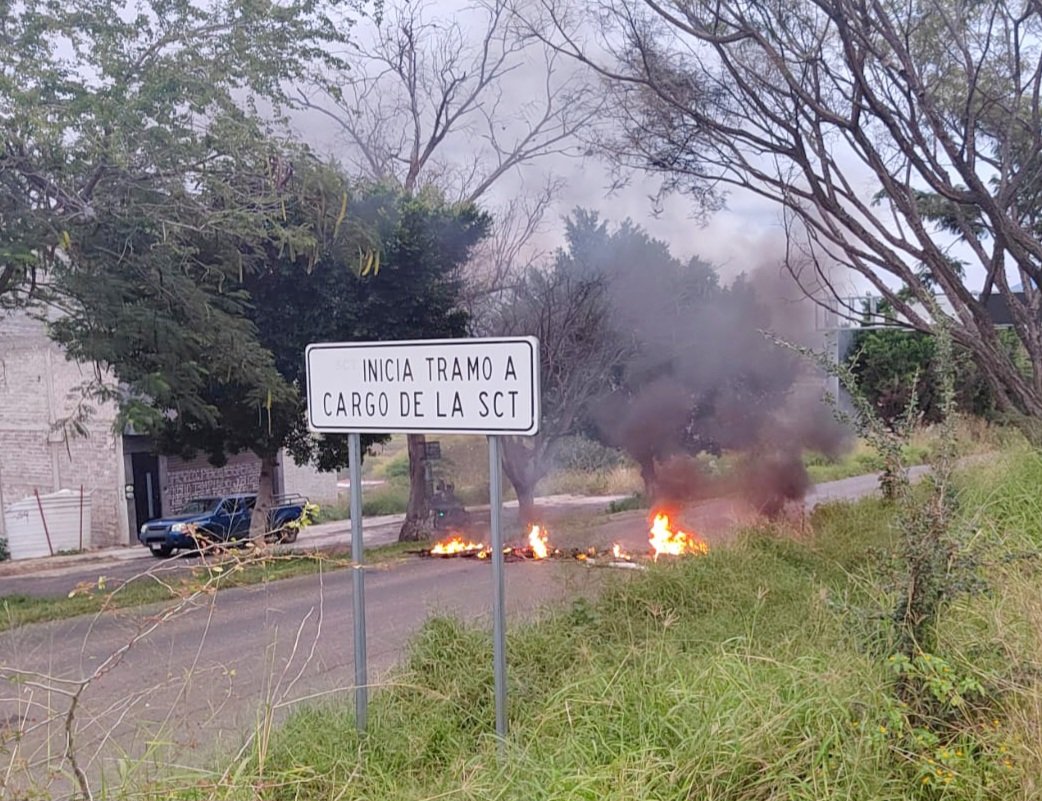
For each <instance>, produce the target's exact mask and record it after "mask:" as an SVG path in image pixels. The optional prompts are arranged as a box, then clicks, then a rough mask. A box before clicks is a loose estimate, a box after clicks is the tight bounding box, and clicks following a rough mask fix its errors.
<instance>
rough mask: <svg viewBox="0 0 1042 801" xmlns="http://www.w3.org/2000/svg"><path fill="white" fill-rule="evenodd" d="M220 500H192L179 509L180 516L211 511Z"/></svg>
mask: <svg viewBox="0 0 1042 801" xmlns="http://www.w3.org/2000/svg"><path fill="white" fill-rule="evenodd" d="M219 500H221V499H220V498H193V499H192V500H190V501H189V502H188V503H186V504H185V505H184V506H182V507H181V514H183V515H198V514H202V513H203V512H209V511H212V510H213V508H214V507H215V506H217V502H218V501H219Z"/></svg>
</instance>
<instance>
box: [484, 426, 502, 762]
mask: <svg viewBox="0 0 1042 801" xmlns="http://www.w3.org/2000/svg"><path fill="white" fill-rule="evenodd" d="M488 488H489V502H490V503H491V505H492V667H493V671H494V672H495V682H496V736H497V737H499V742H500V749H501V750H502V747H503V744H504V743H505V742H506V736H507V643H506V633H507V622H506V607H505V604H504V601H503V599H504V584H503V525H502V511H503V486H502V471H501V468H500V459H499V437H495V436H491V437H489V438H488Z"/></svg>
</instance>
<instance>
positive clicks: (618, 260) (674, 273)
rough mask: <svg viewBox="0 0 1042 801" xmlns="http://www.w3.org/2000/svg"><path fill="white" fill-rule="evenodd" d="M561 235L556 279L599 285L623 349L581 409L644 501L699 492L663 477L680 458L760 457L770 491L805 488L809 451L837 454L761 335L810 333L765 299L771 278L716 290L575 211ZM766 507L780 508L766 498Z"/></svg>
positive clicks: (630, 235)
mask: <svg viewBox="0 0 1042 801" xmlns="http://www.w3.org/2000/svg"><path fill="white" fill-rule="evenodd" d="M567 237H568V248H567V250H565V251H563V252H562V253H561V254H560V255H559V257H558V264H559V267H560V269H562V270H565V271H568V272H570V273H572V274H576V275H582V276H597V277H599V278H600V280H603V281H604V282H605V285H606V286H607V295H608V306H609V318H610V321H611V327H612V329H613V332H614V335H615V336H617V337H619V339H620V341H621V343H622V349H621V350H620V351H619V352H618V358H617V359H616V360H615V363H614V365H613V366H612V368H611V369H610V370H605V371H603V379H602V385H603V389H602V391H601V393H600V395H599V396H598V397H597V398H595V399H593V400H591V401H590V402H589V403H588V404H587V408H588V410H589V411H588V420H589V421H590V423H591V424H592V427H593V429H594V431H595V432H597V434H598V435H599V437H600V438H601V439H602V440H603V441H604V442H605V443H606V444H608V445H611V446H614V447H620V448H622V449H624V450H625V451H626V452H627V453H628V454H629V455H630V456H631V457H632V458H633V459H634V461H636V462H637V464H638V465H639V466H640V471H641V477H642V478H643V480H644V483H645V491H646V493H647V497H649V498H651V499H660V500H679V499H681V498H680V497H678V496H681V495H688V494H691V493H694V492H697V489H698V487H697V486H695V485H696V484H697V482H698V479H699V477H698V476H697V475H694V474H693V473H690V472H689V473H687V474H684V475H681V472H680V471H671V472H668V473H666V474H662V473H661V471H660V467H661V465H662V464H663V463H664V462H667V461H669V460H670V459H671V457H674V456H677V455H681V454H694V453H698V452H701V451H708V452H713V453H719V452H720V451H721V450H723V449H738V450H743V451H746V452H750V453H752V452H755V453H756V454H757V457H758V459H757V466H758V468H762V473H763V475H762V476H761V477H760V481H761V483H763V484H765V485H766V484H768V483H770V482H771V481H772V477H771V476H769V475H767V473H768V472H773V473H776V474H777V475H778V476H779V477H782V476H783V475H785V474H790V473H794V474H795V475H796V476H797V481H798V480H800V479H799V477H800V476H803V473H802V469H803V468H802V467H801V464H802V463H801V461H800V459H799V455H800V454H799V452H800V449H801V448H802V447H804V446H805V445H807V446H816V447H817V446H820V447H822V448H823V449H826V450H828V449H830V448H831V447H832V442H831V440H832V439H835V438H836V436H837V432H836V430H835V428H834V427H832V426H829V425H826V422H827V421H826V419H825V415H824V414H821V415H819V414H818V412H819V411H822V410H821V407H820V404H817V403H816V400H817V399H813V398H811V399H806V402H803V400H800V402H797V403H793V401H794V399H795V398H796V396H795V395H794V394H793V389H794V384H795V382H796V380H797V379H798V378H799V377H800V375H801V370H800V367H799V365H798V357H796V356H795V354H792V353H789V352H784V351H781V350H779V349H778V348H776V347H775V346H773V344H771V343H770V342H769V341H768V340H767V339H766V338H765V337H764V336H763V335H762V333H761V330H762V329H768V330H774V331H776V332H778V333H781V334H783V335H787V336H791V337H793V338H798V336H799V335H800V334H802V333H805V332H804V331H803V328H802V323H801V318H799V317H795V318H792V319H790V318H789V317H788V316H787V315H789V314H790V311H789V310H788V309H787V308H785V307H784V306H779V305H778V304H775V303H770V302H767V301H764V300H763V298H764V297H766V298H771V299H773V298H774V297H775V296H776V295H777V294H778V293H777V289H776V287H775V286H774V285H773V283H772V280H773V279H772V276H771V275H770V274H769V272H764V271H761V272H758V273H756V274H755V275H753V276H740V277H739V278H738V279H736V280H735V281H734V282H732V284H731V285H730V286H722V285H721V284H720V282H719V280H718V278H717V275H716V273H715V272H714V271H713V269H712V268H711V267H710V266H709V265H707V264H706V263H704V262H701V261H699V260H697V259H691V260H689V261H687V262H683V261H680V260H679V259H677V258H675V257H674V256H673V255H672V254H671V253H670V251H669V248H668V247H667V246H666V244H665V243H663V242H661V241H659V240H655V239H653V238H651V237H650V236H649V235H648V234H647V233H646V232H645V231H644V230H643V229H642V228H640V227H639V226H636V225H634V224H633V223H632V222H629V221H626V222H623V223H622V224H620V225H618V226H616V227H615V228H614V229H613V228H611V227H609V225H608V224H607V223H606V222H605V221H603V220H601V219H600V218H599V217H598V216H597V215H596V214H594V213H590V212H587V211H582V210H579V211H577V212H576V213H575V214H574V215H573V216H572V218H571V219H569V220H568V221H567ZM635 265H639V269H636V268H635ZM765 284H766V285H768V288H767V289H766V291H764V290H763V286H764V285H765ZM814 431H819V432H820V435H815V434H814ZM767 466H769V467H770V470H768V469H767ZM786 480H788V479H786ZM777 486H781V485H780V484H779V485H777ZM785 491H786V492H787V491H788V490H785ZM764 497H765V502H766V501H768V500H769V501H771V502H773V501H774V500H775V497H774V496H773V495H771V493H769V492H768V493H766V494H765V496H764Z"/></svg>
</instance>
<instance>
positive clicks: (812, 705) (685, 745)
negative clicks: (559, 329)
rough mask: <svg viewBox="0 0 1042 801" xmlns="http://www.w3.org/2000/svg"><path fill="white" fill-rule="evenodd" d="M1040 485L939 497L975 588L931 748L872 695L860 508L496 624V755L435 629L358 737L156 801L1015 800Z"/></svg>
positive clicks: (1035, 617)
mask: <svg viewBox="0 0 1042 801" xmlns="http://www.w3.org/2000/svg"><path fill="white" fill-rule="evenodd" d="M1040 484H1042V456H1039V455H1038V454H1035V453H1032V452H1029V451H1026V450H1021V451H1017V452H1014V453H1012V454H1011V455H1010V456H1008V457H1007V458H1006V459H1004V460H1002V461H1001V462H1000V463H998V464H994V465H989V466H988V467H986V468H983V469H979V470H977V471H975V472H974V473H972V474H971V475H970V477H968V478H963V479H962V480H961V494H960V499H961V503H962V507H961V508H962V518H961V524H962V525H964V526H967V527H969V528H970V529H972V530H973V531H976V532H979V534H978V535H977V536H978V540H979V544H980V548H979V550H978V551H977V558H979V560H980V561H979V573H980V576H981V578H982V581H983V584H982V587H983V589H982V590H981V591H978V592H975V593H971V594H967V595H966V596H964V597H963V598H962V599H960V600H959V601H957V602H955V603H952V604H950V605H949V606H948V607H946V608H945V610H944V613H943V615H942V620H941V624H940V630H939V640H940V642H941V646H940V649H939V650H940V653H939V654H938V655H933V656H932V659H934V660H935V661H934V662H933V663H931V664H936V665H937V666H938V667H937V670H936V677H937V681H938V682H939V683H940V684H941V691H942V694H943V692H944V687H943V682H945V681H949V679H948V678H947V677H949V676H950V677H951V681H952V682H962V681H965V682H966V688H967V689H965V691H964V692H963V694H962V696H961V697H962V698H964V699H965V700H960V701H959V702H958V703H957V704H948V706H946V707H945V709H946V712H945V715H946V718H945V719H944V720H941V721H939V722H934V723H933V724H931V725H932V728H931V726H928V725H927V724H926V723H924V722H923V721H917V720H916V719H914V716H912V715H911V714H910V713H909V711H908V709H907V708H906V707H904V706H903V705H902V703H901V702H900V701H899V700H898V696H897V694H896V693H895V691H894V685H895V674H894V666H893V662H892V660H891V659H889V658H888V657H889V655H891V654H892V653H893V650H892V642H891V639H890V633H889V630H888V624H887V621H886V614H887V610H889V609H891V608H892V606H891V605H890V601H891V598H890V597H889V593H892V591H893V590H892V589H891V588H889V587H888V584H887V580H888V572H889V571H888V565H889V564H890V563H891V562H892V560H893V558H894V554H893V552H892V548H893V546H894V541H893V536H894V535H893V532H892V530H891V519H892V515H891V511H890V509H889V508H888V507H887V506H886V505H885V504H884V503H883V502H882V501H879V500H866V501H863V502H860V503H854V504H835V505H831V506H826V507H823V508H821V509H820V510H819V511H818V512H816V513H815V515H814V516H813V519H812V521H811V523H812V531H813V533H812V534H810V535H802V536H800V535H796V534H793V535H791V536H787V535H785V534H784V532H779V531H778V530H777V529H767V528H765V529H762V530H756V531H750V532H747V533H746V534H745V535H744V536H743V537H742V538H741V539H740V540H739V542H738V543H737V544H736V545H735V546H734V547H728V548H720V549H716V550H714V551H712V552H711V553H710V554H709V555H708V556H707V557H704V558H696V559H689V560H681V561H679V562H675V563H663V564H659V565H655V566H653V567H652V568H651V569H650V570H648V571H647V572H645V573H639V574H634V573H631V572H628V571H627V572H625V573H623V572H622V571H620V572H619V574H615V573H614V572H611V571H605V572H604V575H605V586H604V589H603V591H602V592H601V593H600V595H599V596H598V597H597V598H596V599H595V600H592V601H591V600H584V601H578V602H576V603H574V604H572V605H571V606H569V607H567V608H563V609H556V610H551V611H549V612H548V613H547V614H546V615H545V616H544V617H543V618H542V619H541V620H540V621H539V622H538V623H536V624H535V625H527V626H518V627H515V628H513V629H512V630H511V633H510V636H509V640H508V652H509V653H508V656H509V671H510V710H509V711H510V736H509V738H508V741H507V743H506V749H505V754H504V756H503V758H502V759H499V758H497V749H496V741H495V740H494V738H493V736H492V734H491V729H492V721H493V719H494V710H493V699H492V689H491V687H492V672H491V671H492V668H491V664H492V654H491V645H490V641H489V636H488V634H487V632H485V631H483V630H480V629H478V628H474V627H470V626H465V625H463V624H461V623H459V622H458V621H455V620H451V619H445V618H435V619H433V620H431V621H430V622H429V623H428V624H427V625H426V626H425V627H424V629H423V630H422V631H421V632H420V634H419V635H418V636H417V637H416V639H415V641H414V643H413V644H412V647H411V649H410V651H409V655H408V658H407V660H406V661H405V663H404V664H403V666H402V667H401V669H400V670H399V671H398V673H397V674H396V675H395V676H394V677H393V680H392V681H391V682H390V683H388V685H387V686H385V687H384V688H383V689H381V690H380V691H378V692H377V693H376V694H375V697H374V698H373V703H372V706H371V712H370V726H369V732H368V733H367V734H366V735H365V736H361V737H360V736H359V735H358V734H357V733H356V732H355V730H354V724H353V719H352V715H351V712H350V710H349V708H348V706H347V705H327V706H319V707H312V708H308V709H304V710H301V711H299V712H297V713H296V714H295V715H293V716H292V717H291V718H290V720H289V721H288V722H287V723H286V725H285V726H283V727H282V728H281V729H280V730H279V732H278V734H277V736H276V737H275V738H274V740H273V742H272V743H271V745H270V747H269V748H268V749H267V750H265V751H264V752H263V753H256V754H254V756H253V758H252V760H251V761H249V762H248V763H241V764H239V765H237V766H236V770H237V771H238V773H237V774H236V776H235V778H234V780H232V779H231V774H229V775H228V776H226V777H225V779H224V780H223V781H214V782H206V781H202V782H200V781H199V780H198V777H196V779H195V781H194V782H193V786H192V788H191V789H190V790H187V791H186V790H178V788H177V787H176V785H170V784H166V785H163V786H162V788H160V790H159V791H157V796H158V795H164V797H165V796H169V795H172V794H175V793H180V794H181V796H182V797H191V798H222V799H239V798H242V799H246V798H250V799H257V798H259V799H269V800H270V801H319V799H322V801H325V800H326V799H359V800H360V799H401V800H402V801H420V799H425V800H426V799H441V798H451V799H467V800H470V799H473V800H474V801H478V799H481V800H482V801H484V800H485V799H510V800H511V801H513V800H514V799H516V801H536V800H540V799H547V801H549V800H550V799H554V800H555V801H556V800H557V799H590V800H591V801H592V800H594V799H597V800H598V801H600V800H601V799H604V800H605V801H624V800H625V801H645V800H649V801H650V800H651V799H655V800H656V801H680V800H681V799H683V800H684V801H687V800H688V799H714V800H715V801H774V800H775V799H785V801H803V800H806V801H811V800H812V799H813V800H814V801H825V799H830V800H831V799H850V800H851V801H853V800H854V799H857V800H858V801H869V800H871V799H880V800H881V801H898V800H899V799H901V800H902V801H903V800H905V799H922V800H923V801H933V800H934V799H960V800H961V799H966V800H967V801H969V799H996V800H997V799H1013V798H1022V799H1028V798H1038V797H1040V794H1042V780H1040V779H1039V777H1040V776H1042V682H1040V677H1042V594H1040V589H1042V586H1040V585H1042V579H1040V576H1039V571H1038V567H1039V564H1038V560H1037V557H1038V548H1039V546H1042V501H1040V500H1039V497H1038V495H1039V493H1038V487H1039V485H1040ZM926 656H930V655H926ZM924 658H925V657H924ZM926 661H927V662H929V660H926ZM931 669H932V668H924V670H931ZM974 688H978V689H974ZM945 697H951V693H949V694H948V695H947V696H945Z"/></svg>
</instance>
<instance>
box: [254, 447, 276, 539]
mask: <svg viewBox="0 0 1042 801" xmlns="http://www.w3.org/2000/svg"><path fill="white" fill-rule="evenodd" d="M274 504H275V454H264V455H263V456H261V470H260V481H259V482H258V484H257V503H256V504H255V505H254V507H253V514H252V515H251V516H250V539H251V540H253V541H254V542H255V543H257V544H261V543H263V542H264V536H265V535H266V534H267V533H268V514H269V513H270V512H271V508H272V506H274Z"/></svg>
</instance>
